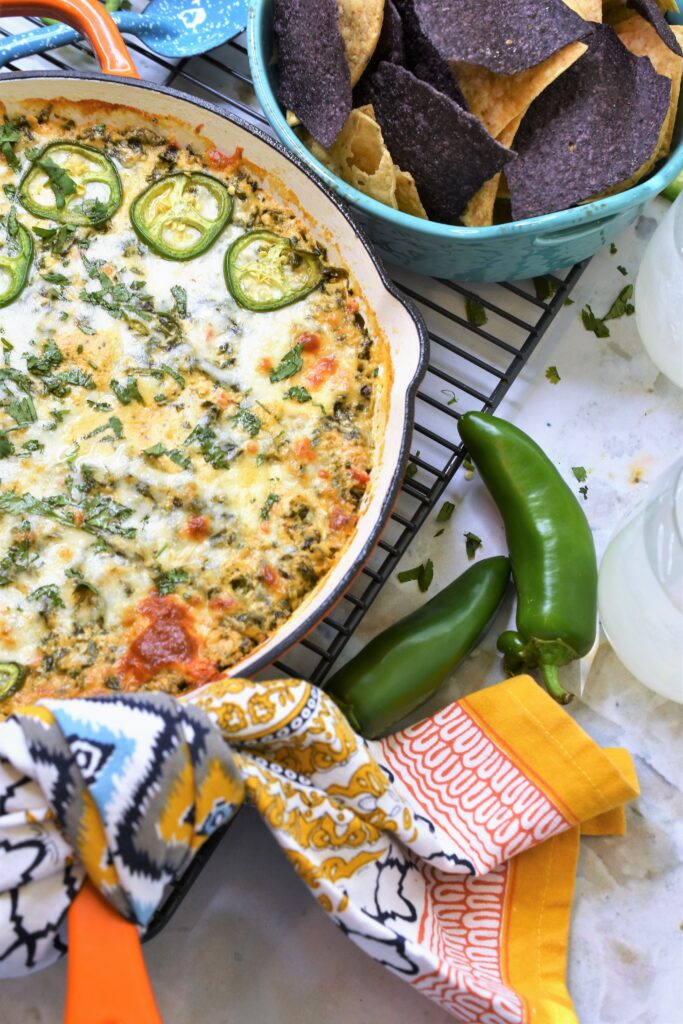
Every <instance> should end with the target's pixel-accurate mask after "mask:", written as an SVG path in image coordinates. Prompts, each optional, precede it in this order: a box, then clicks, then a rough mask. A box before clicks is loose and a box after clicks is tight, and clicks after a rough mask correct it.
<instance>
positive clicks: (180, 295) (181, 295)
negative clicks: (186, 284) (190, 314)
mask: <svg viewBox="0 0 683 1024" xmlns="http://www.w3.org/2000/svg"><path fill="white" fill-rule="evenodd" d="M171 295H172V296H173V299H174V301H175V308H176V312H177V314H178V316H179V317H180V319H181V320H184V319H185V317H186V316H187V292H186V291H185V289H184V288H183V286H182V285H181V284H174V285H173V287H172V288H171Z"/></svg>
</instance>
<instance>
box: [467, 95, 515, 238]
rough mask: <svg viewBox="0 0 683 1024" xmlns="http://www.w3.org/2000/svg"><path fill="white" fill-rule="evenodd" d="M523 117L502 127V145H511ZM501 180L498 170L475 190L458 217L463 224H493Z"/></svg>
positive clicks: (478, 225) (500, 139) (468, 225)
mask: <svg viewBox="0 0 683 1024" xmlns="http://www.w3.org/2000/svg"><path fill="white" fill-rule="evenodd" d="M523 117H524V114H523V113H522V114H519V115H518V116H517V117H515V118H513V120H512V121H511V122H510V124H508V125H506V126H505V128H503V131H502V132H501V133H500V135H499V136H498V142H500V144H501V145H502V146H507V147H508V148H509V147H510V146H511V145H512V143H513V140H514V137H515V135H516V134H517V129H518V128H519V126H520V124H521V123H522V118H523ZM502 180H503V174H502V171H499V172H498V174H494V176H493V177H492V178H489V180H488V181H485V182H484V184H483V185H482V186H481V188H480V189H479V191H478V192H475V194H474V195H473V196H472V198H471V199H470V201H469V203H468V204H467V206H466V207H465V212H464V213H463V215H462V217H461V218H460V219H461V220H462V222H463V224H465V225H467V227H469V228H480V227H488V225H489V224H493V204H494V203H495V201H496V196H497V195H498V189H499V186H500V184H501V182H502Z"/></svg>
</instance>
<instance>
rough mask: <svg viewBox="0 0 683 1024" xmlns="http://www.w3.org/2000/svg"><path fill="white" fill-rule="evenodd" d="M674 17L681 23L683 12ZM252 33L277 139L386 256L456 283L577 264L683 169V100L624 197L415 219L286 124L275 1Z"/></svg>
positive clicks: (255, 6) (266, 5) (264, 5)
mask: <svg viewBox="0 0 683 1024" xmlns="http://www.w3.org/2000/svg"><path fill="white" fill-rule="evenodd" d="M671 20H672V22H674V23H677V24H683V16H682V15H676V16H673V17H672V18H671ZM247 32H248V42H247V45H248V50H249V63H250V66H251V73H252V77H253V81H254V88H255V90H256V95H257V96H258V99H259V102H260V104H261V106H262V108H263V110H264V113H265V115H266V117H267V118H268V121H269V122H270V124H271V126H272V128H273V130H274V131H275V133H276V135H277V136H278V138H279V139H280V140H281V141H282V142H283V143H284V145H285V146H287V147H288V149H291V150H293V151H294V152H295V153H296V154H297V156H298V157H299V158H300V159H301V160H302V161H303V162H304V163H305V164H308V166H309V167H311V168H312V169H313V170H314V171H315V172H316V173H317V174H318V175H319V176H320V177H321V178H322V180H323V181H324V182H325V183H326V184H327V185H328V186H329V187H330V188H331V189H333V190H334V191H335V192H336V193H337V194H338V195H339V196H341V197H342V199H345V200H346V201H347V202H348V203H350V205H351V206H352V207H353V209H354V213H355V215H356V217H357V219H358V220H360V221H361V223H362V224H363V226H364V227H365V229H366V231H367V233H368V234H369V235H370V237H371V239H372V241H373V242H374V243H375V245H376V246H377V248H378V249H379V250H380V252H381V254H382V256H383V257H384V258H385V259H386V260H388V261H389V262H390V263H395V264H400V265H402V266H405V267H409V268H410V269H411V270H417V271H420V272H421V273H423V274H430V275H431V276H433V277H442V278H446V279H448V280H452V281H509V280H512V279H514V278H524V277H536V276H538V275H540V274H547V273H550V272H551V271H553V270H557V269H558V268H560V267H566V266H570V265H571V264H573V263H578V262H579V261H580V260H584V259H587V258H588V257H589V256H593V255H594V253H596V252H597V251H598V250H599V249H601V248H602V247H603V246H604V245H607V244H608V243H609V242H611V241H613V240H614V239H615V238H616V237H617V235H619V234H620V233H621V232H622V231H623V230H624V228H626V227H628V225H629V224H631V223H632V222H633V221H634V220H635V219H636V217H637V216H638V215H639V213H640V212H641V210H642V208H643V206H644V205H645V203H647V201H648V200H649V199H652V197H653V196H656V195H657V194H658V193H659V192H661V191H662V189H663V188H665V187H666V186H667V185H668V184H669V182H671V181H673V179H674V178H675V177H677V175H678V174H680V172H681V171H683V103H682V104H679V110H678V118H677V122H676V129H675V132H674V141H673V146H672V151H671V153H670V155H669V157H668V159H667V160H666V162H665V163H664V164H663V165H662V166H660V168H659V169H658V170H657V172H656V173H655V174H652V175H651V176H650V177H649V178H647V179H646V180H645V181H642V182H639V184H638V185H636V186H635V187H634V188H630V189H628V190H627V191H625V192H621V193H619V194H618V195H614V196H608V197H607V198H606V199H599V200H596V201H595V202H593V203H587V204H586V205H585V206H579V207H575V208H574V209H571V210H562V211H561V212H560V213H549V214H546V215H545V216H543V217H531V218H529V220H522V221H515V222H513V223H511V224H498V225H495V226H493V227H486V228H465V227H453V226H452V225H450V224H437V223H436V222H434V221H425V220H421V219H420V218H419V217H411V216H409V215H408V214H405V213H401V212H400V211H399V210H392V209H391V208H390V207H388V206H384V204H383V203H379V202H377V200H375V199H371V198H370V197H369V196H366V195H364V194H363V193H362V192H359V191H358V190H357V189H355V188H352V187H351V185H347V184H346V182H345V181H342V180H341V178H338V177H337V176H336V175H334V174H332V173H331V172H330V171H329V170H328V169H327V168H326V167H325V166H324V165H323V164H321V163H320V162H319V161H318V160H316V159H315V158H314V157H313V156H312V155H311V153H310V152H309V151H308V150H307V149H306V147H305V146H304V145H303V143H302V142H301V140H300V139H299V138H298V136H297V135H296V133H295V132H294V131H292V129H291V128H290V127H289V125H288V124H287V122H286V120H285V116H284V111H283V110H282V108H281V107H280V104H279V103H278V100H277V86H278V77H277V65H276V63H275V61H274V59H273V57H274V53H273V51H274V39H273V0H251V2H250V5H249V20H248V28H247Z"/></svg>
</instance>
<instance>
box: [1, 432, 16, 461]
mask: <svg viewBox="0 0 683 1024" xmlns="http://www.w3.org/2000/svg"><path fill="white" fill-rule="evenodd" d="M15 451H16V449H15V447H14V445H13V444H12V442H11V440H10V437H9V434H8V433H7V431H6V430H0V459H7V458H9V456H10V455H14V453H15Z"/></svg>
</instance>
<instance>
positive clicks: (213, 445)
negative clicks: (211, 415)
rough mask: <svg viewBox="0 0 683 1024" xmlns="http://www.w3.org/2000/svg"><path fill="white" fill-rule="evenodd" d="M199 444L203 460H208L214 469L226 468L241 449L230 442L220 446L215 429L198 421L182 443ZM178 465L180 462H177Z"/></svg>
mask: <svg viewBox="0 0 683 1024" xmlns="http://www.w3.org/2000/svg"><path fill="white" fill-rule="evenodd" d="M193 443H197V444H199V450H200V451H201V453H202V456H203V458H204V461H205V462H208V464H209V465H210V466H213V468H214V469H227V468H228V466H229V465H230V463H231V462H232V460H233V459H234V458H236V457H237V456H238V455H239V453H240V451H241V449H240V448H238V447H237V446H236V445H234V444H231V445H228V446H227V447H226V448H223V447H221V445H220V444H219V443H218V440H217V438H216V432H215V430H212V428H211V427H209V426H206V425H204V424H201V423H198V424H197V426H196V427H195V428H194V430H192V431H191V432H190V433H189V434H188V436H187V437H186V438H185V440H184V441H183V444H185V445H188V444H193ZM179 465H180V463H179Z"/></svg>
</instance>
